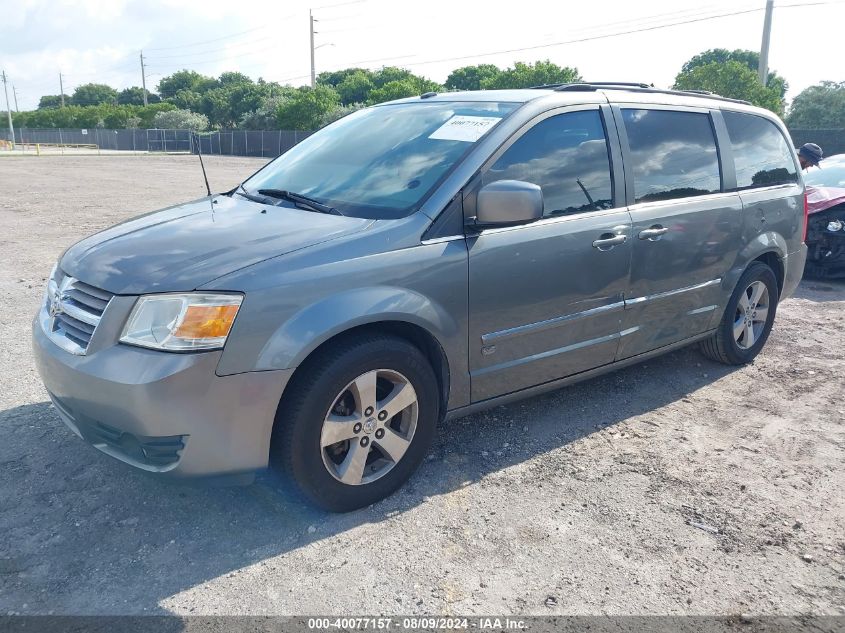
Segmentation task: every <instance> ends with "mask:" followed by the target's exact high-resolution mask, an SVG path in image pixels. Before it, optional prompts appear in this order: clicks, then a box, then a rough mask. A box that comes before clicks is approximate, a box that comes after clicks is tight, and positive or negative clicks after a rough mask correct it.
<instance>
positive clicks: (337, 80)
mask: <svg viewBox="0 0 845 633" xmlns="http://www.w3.org/2000/svg"><path fill="white" fill-rule="evenodd" d="M356 73H363V74H365V75H367V77H369V78H370V79H372V76H373V73H372V72H371V71H369V70H367V69H366V68H344V69H343V70H332V71H326V72H322V73H320V74H319V75H317V83H318V84H323V85H324V86H331V87H332V88H337V87H338V86H339V85H340V84H341V83H342V82H343V80H344V79H346V78H347V77H348V76H349V75H354V74H356Z"/></svg>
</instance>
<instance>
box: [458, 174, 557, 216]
mask: <svg viewBox="0 0 845 633" xmlns="http://www.w3.org/2000/svg"><path fill="white" fill-rule="evenodd" d="M542 217H543V190H542V189H541V188H540V187H539V186H538V185H535V184H533V183H530V182H524V181H522V180H497V181H495V182H491V183H490V184H488V185H484V186H483V187H482V188H481V191H479V192H478V199H477V202H476V213H475V223H476V224H478V225H482V226H507V225H509V224H524V223H526V222H534V221H535V220H539V219H540V218H542Z"/></svg>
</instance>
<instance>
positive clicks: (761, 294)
mask: <svg viewBox="0 0 845 633" xmlns="http://www.w3.org/2000/svg"><path fill="white" fill-rule="evenodd" d="M777 301H778V284H777V279H776V278H775V274H774V272H772V269H771V268H769V267H768V266H767V265H766V264H764V263H762V262H754V263H752V264H751V266H749V267H748V270H746V271H745V272H744V273H743V275H742V277H740V279H739V282H738V283H737V286H736V289H735V290H734V292H733V295H731V298H730V301H728V305H727V307H726V308H725V313H724V315H723V316H722V321H721V322H720V323H719V327H718V328H717V330H716V332H715V333H714V334H713V336H711V337H710V338H709V339H707V340H705V341H703V342H702V343H701V351H702V352H703V353H704V355H705V356H707V357H708V358H711V359H713V360H716V361H719V362H720V363H725V364H727V365H744V364H745V363H749V362H751V361H752V360H753V359H754V357H755V356H757V354H759V353H760V350H761V349H763V346H764V345H765V344H766V340H767V339H768V338H769V333H770V332H771V330H772V325H773V323H774V320H775V312H776V310H777Z"/></svg>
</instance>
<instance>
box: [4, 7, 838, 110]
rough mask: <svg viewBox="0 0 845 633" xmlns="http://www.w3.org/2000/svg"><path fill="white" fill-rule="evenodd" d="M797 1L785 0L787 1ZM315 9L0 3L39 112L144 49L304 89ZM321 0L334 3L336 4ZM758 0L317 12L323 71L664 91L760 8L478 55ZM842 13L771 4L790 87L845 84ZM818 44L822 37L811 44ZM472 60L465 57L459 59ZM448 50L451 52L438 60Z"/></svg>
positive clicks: (745, 44) (7, 53) (153, 62)
mask: <svg viewBox="0 0 845 633" xmlns="http://www.w3.org/2000/svg"><path fill="white" fill-rule="evenodd" d="M796 2H797V0H782V1H781V4H796ZM309 4H314V5H319V0H313V2H311V3H309V2H306V1H305V0H288V1H285V2H265V1H261V0H240V1H239V2H231V0H76V1H73V2H71V1H70V0H60V1H58V2H56V1H55V0H23V4H22V5H21V6H20V7H19V9H20V10H18V11H6V12H4V16H5V18H6V20H7V27H6V28H5V29H4V37H3V39H2V41H0V60H2V61H0V63H1V64H2V65H3V66H4V67H5V69H6V71H7V73H8V74H9V76H10V78H11V79H12V81H13V82H14V83H15V85H16V87H17V88H18V91H19V93H20V95H21V98H20V105H21V107H26V108H31V107H34V106H35V105H36V104H37V102H38V98H39V96H40V95H42V94H55V93H57V92H58V73H59V71H61V72H63V73H65V74H66V75H67V76H68V79H69V83H70V85H78V84H80V83H86V82H88V81H104V82H106V83H110V84H112V85H114V86H115V87H117V88H123V87H126V86H128V85H138V84H140V67H139V63H138V54H139V50H140V49H141V48H143V49H144V50H145V55H146V56H147V59H148V65H149V73H150V82H149V85H151V86H155V84H156V83H157V82H158V80H159V79H160V78H161V77H162V76H164V75H167V74H169V73H171V72H173V71H175V70H178V69H180V68H193V69H195V70H197V71H199V72H203V73H206V74H212V75H216V74H219V73H220V72H222V71H225V70H239V71H241V72H244V73H247V74H249V75H251V76H253V77H258V76H263V77H264V78H265V79H270V80H290V81H291V82H292V83H295V84H299V83H304V82H306V81H307V80H308V77H309V65H310V60H309V52H308V7H309ZM325 4H333V3H332V2H331V1H330V0H327V1H326V3H325ZM762 6H763V3H762V1H757V0H755V1H754V2H751V0H749V1H748V2H733V3H731V2H728V0H722V2H717V3H713V4H709V5H706V6H687V7H686V8H679V5H678V3H676V2H671V1H669V0H640V1H638V2H629V1H621V0H595V1H594V2H591V3H586V4H585V3H577V4H576V3H569V2H559V3H550V2H546V1H543V0H522V1H521V2H520V3H519V4H518V5H515V4H514V3H513V2H512V1H504V0H488V1H485V2H481V1H470V2H464V3H456V2H453V1H451V0H449V1H447V0H427V2H425V3H405V2H392V1H390V0H366V1H364V2H360V3H355V4H349V5H345V6H336V7H333V8H323V9H316V10H315V11H314V14H315V16H316V17H317V19H318V22H317V31H318V35H317V43H318V44H323V45H324V46H322V47H321V48H319V49H318V50H317V53H316V57H317V67H318V72H319V71H321V70H330V69H337V68H342V67H345V66H347V65H349V64H352V63H358V64H359V65H362V66H367V67H370V68H378V67H379V66H380V65H382V64H394V65H407V66H408V67H409V68H411V69H412V70H413V71H415V72H419V73H422V74H425V75H428V76H430V77H432V78H433V79H437V80H441V81H442V80H443V79H445V77H446V75H447V74H448V73H449V71H450V70H452V69H453V68H456V67H458V66H461V65H466V64H472V63H481V62H485V63H495V64H498V65H500V66H507V65H510V64H512V63H513V62H514V61H515V60H520V61H535V60H537V59H545V58H549V59H551V60H552V61H554V62H556V63H558V64H561V65H572V66H577V67H578V68H579V70H580V71H581V73H582V75H584V76H585V77H586V78H593V79H600V80H608V79H616V80H626V81H648V82H655V83H656V84H658V85H664V86H668V85H670V84H671V83H672V81H673V79H674V76H675V74H676V73H677V72H678V70H679V69H680V67H681V65H682V64H683V63H684V61H686V60H687V59H689V58H690V57H691V56H692V55H694V54H696V53H698V52H700V51H702V50H705V49H708V48H715V47H724V48H747V49H757V48H759V45H760V34H761V28H762V12H760V11H756V12H753V13H748V14H745V15H737V16H734V17H729V18H722V19H718V20H712V21H706V22H698V23H693V24H687V25H679V26H675V27H672V28H665V29H658V30H650V31H645V32H641V33H636V34H629V35H623V36H618V37H613V38H609V39H600V40H593V41H581V42H573V43H570V44H566V45H561V46H553V47H546V48H538V49H535V50H527V51H524V52H519V51H516V52H510V53H502V54H496V55H488V56H483V57H472V56H473V55H479V54H481V53H488V52H492V51H500V50H506V49H518V48H524V47H529V46H537V45H542V44H549V43H554V42H561V41H568V40H576V39H584V38H588V37H594V36H597V35H603V34H608V33H616V32H620V31H624V30H632V29H642V28H649V27H654V26H658V25H660V24H665V23H666V22H670V21H682V20H685V19H695V18H696V16H703V15H707V14H714V13H719V12H731V11H739V10H743V9H748V8H749V7H750V8H753V9H759V8H762ZM655 16H657V17H655ZM8 21H11V22H10V23H9V22H8ZM843 21H845V3H842V2H833V3H830V4H826V5H821V6H809V5H808V6H801V7H798V8H786V7H781V8H777V9H776V10H775V17H774V26H773V31H772V48H771V56H770V66H771V68H773V69H775V70H777V71H778V72H780V73H781V74H782V75H784V76H785V77H786V79H787V81H788V82H789V84H790V88H791V90H790V92H791V94H793V95H794V94H795V93H796V92H797V91H799V90H801V89H802V88H804V87H806V86H808V85H810V84H813V83H816V82H818V81H820V80H822V79H831V80H837V81H842V80H845V76H843V74H845V71H843V70H842V68H841V64H839V59H840V57H841V56H840V55H838V54H837V52H836V51H835V50H834V46H835V43H836V42H838V40H839V36H840V33H839V31H840V30H841V24H842V23H843ZM244 31H248V32H246V33H243V32H244ZM238 33H241V34H240V35H237V34H238ZM808 39H809V40H813V41H814V42H815V43H814V44H813V45H812V46H811V47H810V50H809V51H808V48H807V44H806V42H807V41H808ZM203 42H205V43H203ZM825 47H828V50H827V51H826V50H825ZM462 57H466V58H465V59H451V58H462ZM444 58H448V59H447V61H441V62H437V61H436V60H440V59H444ZM367 60H373V61H367ZM382 60H383V61H382ZM429 62H434V63H429Z"/></svg>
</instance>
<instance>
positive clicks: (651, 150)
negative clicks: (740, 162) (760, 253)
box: [616, 106, 742, 359]
mask: <svg viewBox="0 0 845 633" xmlns="http://www.w3.org/2000/svg"><path fill="white" fill-rule="evenodd" d="M616 112H617V116H618V117H620V118H621V119H622V122H623V125H624V129H623V133H622V147H623V152H624V154H625V168H626V176H627V182H628V185H629V192H628V193H629V199H630V200H631V202H632V203H633V204H632V205H631V207H630V208H629V210H630V213H631V218H632V221H633V229H632V234H633V239H632V240H631V241H632V251H633V252H632V256H633V259H632V261H631V282H630V284H629V287H628V291H627V294H626V295H625V319H624V325H623V330H622V331H623V336H622V339H621V342H620V345H619V354H618V358H619V359H623V358H628V357H631V356H635V355H637V354H641V353H643V352H647V351H650V350H653V349H656V348H659V347H663V346H665V345H670V344H671V343H675V342H678V341H681V340H684V339H687V338H690V337H692V336H695V335H696V334H700V333H702V332H706V331H707V330H708V329H710V328H711V327H712V323H713V320H714V316H716V317H718V315H720V314H721V312H722V311H723V310H724V307H725V306H724V297H725V291H724V290H723V279H724V277H725V274H726V273H727V271H728V270H730V268H731V266H732V265H733V263H734V261H735V260H736V257H737V253H738V252H739V247H740V244H741V237H742V201H741V200H740V197H739V195H738V194H737V193H735V192H732V193H728V192H723V189H724V187H723V186H722V178H721V172H720V169H719V155H718V151H717V145H716V136H715V134H714V126H713V120H712V119H711V114H710V113H709V112H708V111H707V110H703V109H702V110H698V109H688V110H684V111H679V110H677V109H659V108H655V107H654V106H649V107H643V108H637V107H624V106H623V107H622V108H621V110H617V111H616Z"/></svg>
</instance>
